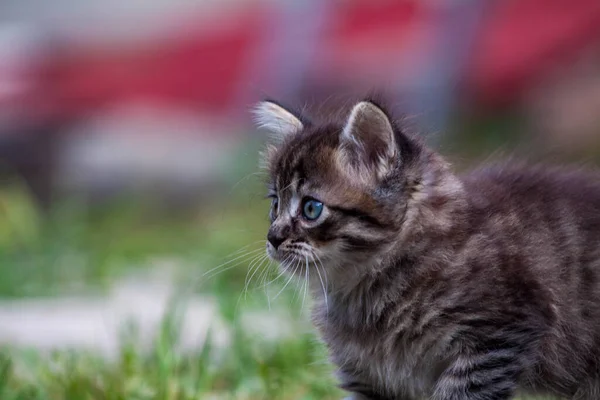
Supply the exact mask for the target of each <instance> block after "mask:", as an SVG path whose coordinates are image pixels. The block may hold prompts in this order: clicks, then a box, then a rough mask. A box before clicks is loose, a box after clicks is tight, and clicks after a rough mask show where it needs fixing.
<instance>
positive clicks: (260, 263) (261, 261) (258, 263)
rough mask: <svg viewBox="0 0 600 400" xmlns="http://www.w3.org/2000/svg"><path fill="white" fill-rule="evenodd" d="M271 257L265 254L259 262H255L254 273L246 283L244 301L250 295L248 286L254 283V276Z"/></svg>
mask: <svg viewBox="0 0 600 400" xmlns="http://www.w3.org/2000/svg"><path fill="white" fill-rule="evenodd" d="M268 257H269V255H268V254H264V255H263V256H262V257H261V258H259V259H258V261H256V262H255V264H254V272H253V273H252V275H250V279H248V280H247V281H246V282H245V285H244V291H243V293H244V299H247V294H248V286H249V285H250V282H252V278H254V275H256V273H257V272H258V270H260V269H261V267H262V265H263V264H264V263H265V260H266V259H267V258H268ZM251 269H252V268H250V269H249V270H248V271H250V270H251ZM247 276H248V274H246V277H247Z"/></svg>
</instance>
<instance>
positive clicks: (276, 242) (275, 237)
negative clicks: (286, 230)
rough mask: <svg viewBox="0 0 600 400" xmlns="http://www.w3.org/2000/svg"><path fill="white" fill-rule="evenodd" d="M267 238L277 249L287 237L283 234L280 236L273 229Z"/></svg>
mask: <svg viewBox="0 0 600 400" xmlns="http://www.w3.org/2000/svg"><path fill="white" fill-rule="evenodd" d="M267 240H268V241H269V243H271V245H273V247H275V250H277V248H278V247H279V245H280V244H281V243H283V242H284V240H285V238H284V237H283V236H279V235H278V234H276V233H275V232H273V231H269V233H268V234H267Z"/></svg>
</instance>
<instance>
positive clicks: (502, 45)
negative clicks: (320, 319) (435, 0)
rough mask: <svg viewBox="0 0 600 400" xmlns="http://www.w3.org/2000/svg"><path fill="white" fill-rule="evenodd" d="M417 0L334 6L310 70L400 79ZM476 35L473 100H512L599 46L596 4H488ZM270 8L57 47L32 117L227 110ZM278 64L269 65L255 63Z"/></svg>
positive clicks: (421, 41)
mask: <svg viewBox="0 0 600 400" xmlns="http://www.w3.org/2000/svg"><path fill="white" fill-rule="evenodd" d="M424 4H426V3H424V2H420V1H415V0H412V1H409V0H404V1H382V2H373V3H372V2H370V1H366V0H365V1H354V2H339V6H338V7H340V8H339V9H336V12H335V13H332V15H333V17H332V18H334V19H335V20H332V21H331V24H330V25H329V26H328V29H325V31H324V33H323V35H324V37H323V38H322V40H320V41H319V46H320V48H318V49H316V52H315V54H316V56H315V57H314V62H313V63H312V64H313V65H311V68H310V71H308V72H310V73H312V74H324V75H325V76H331V77H332V79H333V78H336V77H337V78H340V77H346V79H348V78H350V77H352V76H353V74H356V73H357V71H360V72H361V73H362V74H363V75H364V76H373V77H377V76H379V77H381V76H382V75H383V76H385V77H386V78H384V79H383V81H385V80H386V79H387V80H392V79H398V78H396V77H395V76H388V75H393V74H398V73H399V72H398V68H397V64H395V60H399V59H408V60H411V59H415V61H414V62H415V63H418V62H420V60H419V58H418V57H417V56H416V55H415V54H414V49H416V48H422V47H426V45H427V41H428V40H431V38H430V37H428V36H427V35H426V34H424V32H423V27H424V26H427V24H426V21H427V18H428V12H427V7H426V5H424ZM488 11H489V12H488V13H487V14H486V15H485V17H484V21H483V23H482V25H481V31H480V32H479V33H478V34H477V37H476V40H475V46H474V49H473V51H472V56H473V57H472V59H471V60H470V62H469V63H468V65H467V68H466V73H465V83H466V90H467V91H468V92H470V93H473V94H474V95H475V98H474V99H473V100H474V103H476V104H478V105H487V106H496V105H501V104H507V103H510V102H511V101H514V100H515V99H517V98H518V97H519V96H520V94H521V93H522V92H523V91H525V90H527V88H528V87H530V86H531V85H532V84H533V83H534V82H535V80H536V78H537V77H538V76H540V75H542V74H543V73H544V70H545V69H548V68H551V67H552V66H553V65H555V64H556V63H561V62H567V61H568V60H569V59H571V58H572V57H574V56H575V55H576V54H577V52H578V51H580V50H581V49H583V48H586V47H587V46H590V45H591V44H593V43H600V1H598V0H578V1H573V2H566V1H564V0H518V1H516V0H512V1H496V2H492V3H491V6H490V8H489V10H488ZM271 16H272V15H271V13H270V12H269V9H268V8H267V6H266V5H265V8H261V7H256V5H254V6H253V7H251V8H248V9H247V10H246V11H245V12H243V13H237V14H236V15H235V16H233V17H231V18H230V19H229V20H228V23H227V24H226V25H225V26H220V24H215V29H214V30H213V31H210V32H207V31H206V30H197V31H195V32H194V31H189V30H187V31H186V33H185V35H183V34H182V35H175V36H174V37H175V38H177V39H176V40H164V41H162V42H159V43H155V44H154V45H152V46H149V47H148V48H145V49H142V50H134V49H126V50H120V51H111V52H89V51H86V50H81V49H76V50H73V49H65V51H63V52H58V53H57V54H56V55H55V56H53V57H49V58H48V59H47V60H48V61H47V63H46V65H44V66H42V69H41V72H40V74H41V82H40V83H39V84H38V86H37V87H36V88H35V89H33V90H31V91H30V93H29V101H30V103H31V107H30V112H31V114H32V116H36V115H38V116H40V115H46V116H54V117H59V118H61V119H64V118H71V117H75V116H77V115H81V114H85V113H87V112H89V111H90V110H93V109H96V108H98V107H103V106H107V105H110V104H112V103H115V102H127V101H139V100H141V101H152V102H158V103H165V104H168V105H175V106H185V107H190V108H192V109H203V110H205V111H208V112H211V113H213V114H214V115H223V114H225V113H227V111H228V110H230V109H231V108H232V107H233V106H234V103H235V101H236V100H237V99H239V95H240V91H241V90H242V89H243V88H244V87H246V86H247V82H244V80H247V79H248V71H247V69H248V67H247V65H248V63H249V61H250V60H252V57H255V58H256V57H257V54H258V56H260V52H259V49H260V48H261V47H260V46H261V43H262V42H261V41H263V40H266V39H268V37H267V36H266V35H267V34H268V32H267V31H266V30H265V26H268V23H267V22H268V19H269V18H270V17H271ZM262 67H263V68H266V69H268V68H277V65H273V66H270V65H263V66H262Z"/></svg>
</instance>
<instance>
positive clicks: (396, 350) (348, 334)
mask: <svg viewBox="0 0 600 400" xmlns="http://www.w3.org/2000/svg"><path fill="white" fill-rule="evenodd" d="M403 267H406V266H403V265H398V266H397V267H395V268H394V269H395V271H394V272H395V273H393V272H392V273H386V274H381V276H378V278H377V279H375V280H371V281H369V280H366V281H365V282H362V284H361V285H359V287H357V288H355V289H354V290H353V291H352V292H351V293H348V294H346V295H344V296H339V297H338V296H335V295H334V296H331V297H329V298H328V301H327V303H326V302H325V301H324V297H323V296H322V294H320V293H319V292H318V291H315V295H316V296H317V298H318V299H319V301H318V302H317V305H316V307H315V308H314V310H313V321H314V323H315V325H316V327H317V328H318V329H319V331H320V334H321V336H322V338H323V340H324V341H325V342H326V344H327V346H328V348H329V350H330V355H331V360H332V362H333V363H334V364H336V365H337V366H338V367H339V374H340V379H341V381H342V382H344V383H345V384H343V385H342V387H344V388H346V389H348V390H350V391H354V392H357V393H361V390H362V393H363V394H364V395H365V396H367V397H369V398H382V397H381V396H385V397H383V398H398V397H400V398H408V399H418V398H427V397H430V396H431V395H432V393H433V390H434V387H435V383H436V381H437V380H438V378H439V376H440V374H441V373H442V371H443V370H444V368H445V367H446V366H447V363H448V357H447V356H448V354H447V351H448V349H449V345H450V342H451V340H452V335H451V330H449V329H443V328H442V324H444V323H445V322H444V318H443V316H442V315H441V314H440V312H439V310H441V308H440V307H439V305H437V304H435V303H436V302H437V300H439V301H441V302H443V301H449V299H448V296H447V294H448V293H442V291H440V289H441V287H440V285H436V284H435V283H434V282H430V279H431V278H432V277H430V278H425V277H423V278H419V277H415V279H422V280H423V284H422V285H419V286H415V285H411V284H405V285H403V284H402V282H401V281H399V279H402V278H401V275H404V274H402V273H401V272H402V271H401V269H402V268H403ZM434 326H435V327H436V328H437V329H432V328H433V327H434ZM377 396H379V397H377Z"/></svg>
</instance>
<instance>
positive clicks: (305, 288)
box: [300, 254, 310, 312]
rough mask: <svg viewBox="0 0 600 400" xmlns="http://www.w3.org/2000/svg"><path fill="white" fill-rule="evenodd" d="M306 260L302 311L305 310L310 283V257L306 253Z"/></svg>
mask: <svg viewBox="0 0 600 400" xmlns="http://www.w3.org/2000/svg"><path fill="white" fill-rule="evenodd" d="M304 260H305V262H306V271H304V277H305V278H304V296H303V297H302V307H301V308H300V310H301V312H303V311H304V301H305V300H306V292H307V291H308V284H309V278H310V275H309V272H308V257H307V256H306V254H305V255H304Z"/></svg>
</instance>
